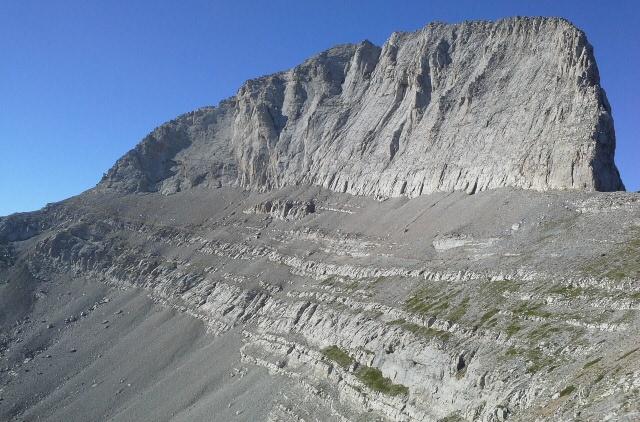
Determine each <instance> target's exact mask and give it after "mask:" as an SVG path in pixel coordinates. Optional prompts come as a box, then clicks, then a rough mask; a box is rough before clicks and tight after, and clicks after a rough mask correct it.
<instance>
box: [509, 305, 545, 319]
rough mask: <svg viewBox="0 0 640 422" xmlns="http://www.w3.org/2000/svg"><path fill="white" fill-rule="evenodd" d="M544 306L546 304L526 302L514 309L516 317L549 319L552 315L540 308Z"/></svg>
mask: <svg viewBox="0 0 640 422" xmlns="http://www.w3.org/2000/svg"><path fill="white" fill-rule="evenodd" d="M543 306H544V303H540V302H538V303H529V302H525V303H523V304H521V305H520V306H518V307H517V308H515V309H513V313H514V315H518V316H522V317H528V318H531V317H538V318H549V317H550V316H551V315H552V314H551V313H550V312H546V311H542V310H541V309H540V308H542V307H543Z"/></svg>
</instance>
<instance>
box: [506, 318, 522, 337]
mask: <svg viewBox="0 0 640 422" xmlns="http://www.w3.org/2000/svg"><path fill="white" fill-rule="evenodd" d="M521 329H522V326H521V325H519V324H518V323H516V322H512V323H511V324H509V325H508V326H507V328H506V329H505V332H506V333H507V335H508V336H509V337H511V336H513V335H514V334H516V333H517V332H518V331H520V330H521Z"/></svg>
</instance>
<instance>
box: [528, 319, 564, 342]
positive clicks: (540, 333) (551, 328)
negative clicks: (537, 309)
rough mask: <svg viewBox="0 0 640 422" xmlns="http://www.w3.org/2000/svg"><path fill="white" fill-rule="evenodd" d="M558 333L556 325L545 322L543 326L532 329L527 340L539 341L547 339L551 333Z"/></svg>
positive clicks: (558, 329)
mask: <svg viewBox="0 0 640 422" xmlns="http://www.w3.org/2000/svg"><path fill="white" fill-rule="evenodd" d="M559 331H560V328H559V327H558V326H557V325H554V324H551V323H548V322H545V323H544V324H542V325H540V326H538V327H536V328H534V329H533V330H531V331H530V332H529V335H528V337H529V340H532V341H536V342H537V341H539V340H542V339H546V338H549V336H550V335H551V334H553V333H557V332H559Z"/></svg>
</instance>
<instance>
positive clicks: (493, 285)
mask: <svg viewBox="0 0 640 422" xmlns="http://www.w3.org/2000/svg"><path fill="white" fill-rule="evenodd" d="M519 289H520V284H519V283H518V282H517V281H515V280H496V281H488V282H487V283H486V284H485V285H483V286H482V296H483V298H484V299H487V300H489V301H491V302H492V303H502V302H504V299H505V298H504V294H505V293H507V292H509V293H514V292H517V291H518V290H519Z"/></svg>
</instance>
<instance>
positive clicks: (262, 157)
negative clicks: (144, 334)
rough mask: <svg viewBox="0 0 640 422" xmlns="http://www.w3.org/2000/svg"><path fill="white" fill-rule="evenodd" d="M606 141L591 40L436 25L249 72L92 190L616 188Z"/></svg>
mask: <svg viewBox="0 0 640 422" xmlns="http://www.w3.org/2000/svg"><path fill="white" fill-rule="evenodd" d="M614 150H615V134H614V128H613V119H612V116H611V108H610V106H609V103H608V102H607V99H606V95H605V93H604V91H603V90H602V88H601V87H600V80H599V74H598V69H597V66H596V63H595V59H594V56H593V49H592V47H591V45H590V44H589V43H588V41H587V39H586V36H585V35H584V33H583V32H582V31H580V30H579V29H577V28H576V27H574V26H573V25H572V24H570V23H569V22H567V21H565V20H563V19H555V18H511V19H504V20H500V21H497V22H464V23H461V24H455V25H448V24H442V23H432V24H429V25H427V26H426V27H424V28H423V29H421V30H419V31H416V32H409V33H399V32H398V33H394V34H392V36H391V37H390V38H389V40H388V41H387V42H386V43H385V44H384V45H383V46H382V47H377V46H375V45H373V44H371V43H370V42H367V41H364V42H362V43H360V44H353V45H352V44H349V45H341V46H338V47H334V48H332V49H329V50H327V51H325V52H323V53H320V54H319V55H317V56H315V57H313V58H311V59H309V60H307V61H306V62H304V63H303V64H301V65H299V66H297V67H295V68H293V69H291V70H289V71H286V72H281V73H277V74H273V75H269V76H265V77H262V78H258V79H254V80H250V81H248V82H246V83H245V84H244V85H243V86H242V88H240V90H239V91H238V93H237V95H236V96H235V97H233V98H231V99H229V100H226V101H223V102H222V103H220V105H219V106H218V107H215V108H213V107H211V108H204V109H201V110H198V111H195V112H192V113H188V114H185V115H183V116H181V117H179V118H177V119H175V120H174V121H171V122H169V123H167V124H165V125H163V126H161V127H159V128H158V129H156V130H155V131H153V132H152V133H151V134H150V135H149V136H147V137H146V138H145V139H144V140H143V141H142V142H141V143H140V144H139V145H138V146H137V147H136V148H135V149H134V150H132V151H130V152H129V153H127V154H126V155H125V156H124V157H123V158H121V159H120V160H119V161H118V162H117V163H116V165H115V166H114V167H113V168H112V169H111V170H110V171H109V172H108V173H107V174H106V175H105V177H104V179H103V180H102V181H101V183H100V184H99V186H98V187H99V189H115V190H119V191H125V192H135V191H161V192H164V193H172V192H176V191H179V190H184V189H188V188H191V187H193V186H195V185H199V184H205V185H209V186H211V187H219V186H221V185H224V184H238V185H240V186H242V187H245V188H251V189H254V190H260V191H262V190H268V189H272V188H280V187H285V186H293V185H299V184H310V185H319V186H323V187H325V188H328V189H331V190H334V191H339V192H348V193H351V194H357V195H371V196H376V197H393V196H400V195H407V196H410V197H415V196H418V195H420V194H426V193H431V192H435V191H453V190H466V191H467V192H469V193H474V192H477V191H482V190H486V189H491V188H497V187H502V186H512V187H519V188H524V189H535V190H549V189H579V190H601V191H611V190H622V189H624V186H623V184H622V182H621V180H620V177H619V174H618V171H617V169H616V167H615V164H614V160H613V156H614Z"/></svg>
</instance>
